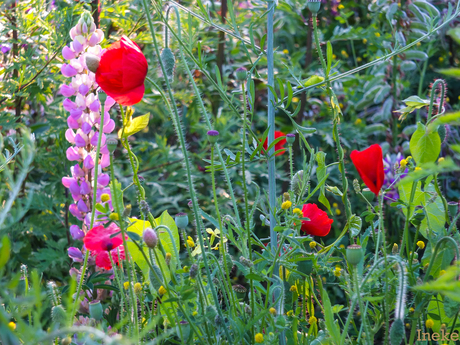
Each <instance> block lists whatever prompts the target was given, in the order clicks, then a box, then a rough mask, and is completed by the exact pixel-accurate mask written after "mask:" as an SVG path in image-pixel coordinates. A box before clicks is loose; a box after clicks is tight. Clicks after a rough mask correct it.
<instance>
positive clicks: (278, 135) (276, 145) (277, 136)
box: [264, 131, 286, 156]
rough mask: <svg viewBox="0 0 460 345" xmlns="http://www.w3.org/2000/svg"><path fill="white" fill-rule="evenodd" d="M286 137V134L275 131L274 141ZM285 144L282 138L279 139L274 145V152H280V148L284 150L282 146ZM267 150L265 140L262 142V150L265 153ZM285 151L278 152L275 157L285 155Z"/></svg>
mask: <svg viewBox="0 0 460 345" xmlns="http://www.w3.org/2000/svg"><path fill="white" fill-rule="evenodd" d="M285 136H286V133H283V132H281V131H275V139H278V138H280V137H285ZM285 144H286V138H283V139H281V140H280V141H278V142H277V143H276V144H275V151H278V150H281V149H282V148H284V145H285ZM267 148H268V138H266V139H265V142H264V149H265V151H266V150H267ZM285 152H286V150H283V151H280V152H278V153H277V154H276V155H277V156H280V155H282V154H283V153H285Z"/></svg>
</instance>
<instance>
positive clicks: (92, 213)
mask: <svg viewBox="0 0 460 345" xmlns="http://www.w3.org/2000/svg"><path fill="white" fill-rule="evenodd" d="M99 123H100V125H99V126H100V127H99V136H98V138H97V147H96V159H95V162H94V180H93V184H94V186H93V196H92V203H91V206H92V210H91V223H90V226H89V228H90V229H92V228H93V225H94V216H95V214H96V195H97V177H98V170H99V154H100V152H101V143H102V136H103V130H102V127H103V126H104V111H101V118H100V122H99ZM88 173H89V174H90V172H88ZM89 252H90V251H89V250H86V253H85V260H84V261H83V267H82V269H81V275H80V281H79V282H78V287H77V293H76V295H75V302H74V304H73V308H72V313H71V317H72V318H73V317H74V316H75V312H76V310H77V304H78V303H79V300H80V299H79V296H80V292H81V288H82V286H83V280H84V279H85V274H86V267H87V265H88V259H89Z"/></svg>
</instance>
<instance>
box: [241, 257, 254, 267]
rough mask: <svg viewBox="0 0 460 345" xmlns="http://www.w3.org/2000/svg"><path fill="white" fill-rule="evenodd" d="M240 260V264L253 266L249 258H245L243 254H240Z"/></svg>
mask: <svg viewBox="0 0 460 345" xmlns="http://www.w3.org/2000/svg"><path fill="white" fill-rule="evenodd" d="M240 262H241V264H243V266H246V267H252V266H254V263H253V262H252V261H251V260H249V259H246V258H245V257H244V256H240Z"/></svg>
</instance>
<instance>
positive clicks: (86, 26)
mask: <svg viewBox="0 0 460 345" xmlns="http://www.w3.org/2000/svg"><path fill="white" fill-rule="evenodd" d="M81 32H82V33H84V34H86V33H88V25H86V23H83V24H82V26H81Z"/></svg>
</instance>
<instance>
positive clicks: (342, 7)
mask: <svg viewBox="0 0 460 345" xmlns="http://www.w3.org/2000/svg"><path fill="white" fill-rule="evenodd" d="M337 8H338V9H339V10H343V9H344V8H345V6H343V5H342V4H340V5H339V6H337Z"/></svg>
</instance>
